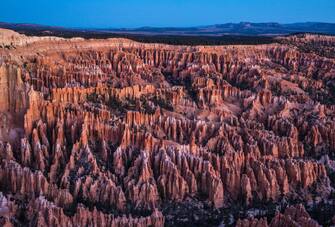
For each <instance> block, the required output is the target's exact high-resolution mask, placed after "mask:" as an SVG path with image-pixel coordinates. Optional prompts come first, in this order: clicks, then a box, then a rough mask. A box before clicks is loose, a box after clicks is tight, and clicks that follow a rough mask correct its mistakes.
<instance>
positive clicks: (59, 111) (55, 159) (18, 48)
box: [0, 30, 335, 226]
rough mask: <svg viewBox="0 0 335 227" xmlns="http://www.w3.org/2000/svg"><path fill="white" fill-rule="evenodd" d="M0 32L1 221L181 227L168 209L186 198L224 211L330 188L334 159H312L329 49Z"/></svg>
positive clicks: (328, 129) (333, 68)
mask: <svg viewBox="0 0 335 227" xmlns="http://www.w3.org/2000/svg"><path fill="white" fill-rule="evenodd" d="M0 33H1V34H2V35H1V36H0V43H3V44H4V45H3V46H2V48H1V49H0V64H1V66H0V96H1V97H0V116H1V119H0V120H1V122H0V124H1V125H0V126H1V133H0V140H1V142H0V158H1V169H0V191H1V192H2V193H3V194H2V195H1V196H0V201H2V202H1V203H0V204H2V205H1V208H0V211H1V212H3V213H4V214H1V216H2V217H3V219H1V221H2V222H3V223H6V225H11V224H27V223H29V225H31V226H36V225H38V226H125V225H126V226H162V225H164V223H165V224H166V225H176V224H177V222H173V220H172V221H171V219H169V220H168V221H165V219H166V217H168V216H169V213H167V211H166V210H168V209H166V208H167V207H168V206H170V205H171V204H187V203H188V202H187V201H189V199H190V198H191V199H195V200H197V202H199V203H200V204H201V205H200V207H201V206H206V207H209V209H213V210H219V211H220V210H222V209H224V208H229V207H231V206H235V205H236V204H237V205H238V206H240V207H243V208H250V207H253V206H254V205H255V204H259V203H270V202H271V203H279V202H280V201H283V200H285V201H300V202H302V203H306V204H307V203H309V204H310V203H317V202H320V201H326V200H327V199H329V198H330V197H331V196H332V190H333V189H332V181H331V179H330V178H329V176H330V172H329V170H331V168H330V167H329V165H328V164H329V162H330V161H331V160H328V164H327V163H326V162H322V161H317V160H318V159H319V158H320V157H321V156H322V155H328V159H329V157H332V155H333V153H334V151H335V123H334V122H335V121H334V119H335V96H334V95H335V93H334V91H333V81H334V79H335V61H334V59H332V58H327V57H324V56H320V55H316V54H313V53H305V52H303V51H301V50H299V49H298V48H296V47H293V46H290V45H284V44H270V45H260V46H243V47H242V46H215V47H206V46H197V47H186V46H168V45H163V44H141V43H136V42H133V41H130V40H125V39H110V40H83V39H71V40H66V39H59V38H36V37H34V38H32V37H25V36H21V35H18V34H14V35H12V36H11V35H10V34H11V32H10V31H7V30H0ZM8 37H11V38H8ZM319 38H320V37H316V38H315V39H319ZM9 39H14V40H15V42H14V41H11V44H10V46H6V45H7V44H8V42H9V41H8V40H9ZM327 39H328V38H327ZM330 159H331V158H330ZM10 198H12V200H9V201H10V202H6V201H8V199H10ZM13 201H14V202H13ZM7 204H9V205H7ZM2 207H3V208H2ZM297 209H298V210H302V211H304V212H303V213H304V215H303V216H301V215H300V214H299V215H300V216H301V218H298V219H299V220H297V216H298V214H297V212H298V211H296V210H297ZM302 211H301V212H302ZM299 212H300V211H299ZM303 217H306V218H305V219H304V220H302V218H303ZM308 217H309V216H308V214H307V213H306V211H305V210H304V208H303V207H295V208H292V209H288V211H287V213H286V212H285V214H284V215H282V214H278V215H277V216H276V217H275V218H274V219H273V221H272V222H271V224H270V225H272V226H282V224H283V223H290V224H292V225H293V226H295V225H299V224H300V225H303V224H306V225H307V224H308V225H310V226H314V225H313V224H315V223H314V222H312V221H310V220H309V219H308ZM185 222H190V220H189V219H187V218H186V219H185ZM198 222H199V223H201V220H198ZM178 223H179V222H178ZM233 224H234V223H233ZM237 224H238V225H241V226H264V225H267V221H266V220H265V219H259V220H256V219H252V220H244V221H240V222H238V223H237Z"/></svg>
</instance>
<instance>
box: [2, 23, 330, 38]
mask: <svg viewBox="0 0 335 227" xmlns="http://www.w3.org/2000/svg"><path fill="white" fill-rule="evenodd" d="M0 28H7V29H12V30H15V31H27V30H28V31H39V32H45V33H48V32H49V33H52V32H56V31H57V32H60V31H73V32H94V33H98V34H111V33H113V34H141V35H175V36H178V35H181V36H222V35H246V36H278V35H290V34H294V33H320V34H328V35H335V23H322V22H304V23H292V24H280V23H274V22H269V23H251V22H241V23H226V24H216V25H208V26H195V27H140V28H119V29H115V28H104V29H102V28H65V27H54V26H45V25H36V24H15V23H5V22H0Z"/></svg>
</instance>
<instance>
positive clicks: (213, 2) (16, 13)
mask: <svg viewBox="0 0 335 227" xmlns="http://www.w3.org/2000/svg"><path fill="white" fill-rule="evenodd" d="M0 21H2V22H12V23H34V24H43V25H52V26H64V27H85V28H90V27H92V28H93V27H94V28H135V27H142V26H155V27H168V26H172V27H188V26H198V25H211V24H223V23H230V22H233V23H238V22H242V21H243V22H279V23H294V22H332V23H335V0H166V1H161V0H2V1H1V13H0Z"/></svg>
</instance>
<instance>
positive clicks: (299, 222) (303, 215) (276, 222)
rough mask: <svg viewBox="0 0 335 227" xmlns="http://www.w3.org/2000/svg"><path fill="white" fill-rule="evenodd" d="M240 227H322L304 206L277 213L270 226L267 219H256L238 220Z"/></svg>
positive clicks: (296, 206)
mask: <svg viewBox="0 0 335 227" xmlns="http://www.w3.org/2000/svg"><path fill="white" fill-rule="evenodd" d="M236 226H238V227H251V226H270V227H284V226H310V227H318V226H320V225H319V224H318V223H317V222H316V221H315V220H313V219H312V218H311V217H310V216H309V214H308V213H307V212H306V210H305V208H304V206H303V205H301V204H299V205H295V206H291V207H288V208H286V210H285V212H284V213H277V214H276V216H275V217H274V218H273V219H272V221H271V223H270V224H268V222H267V220H266V219H255V218H249V219H244V220H238V222H237V225H236Z"/></svg>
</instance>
